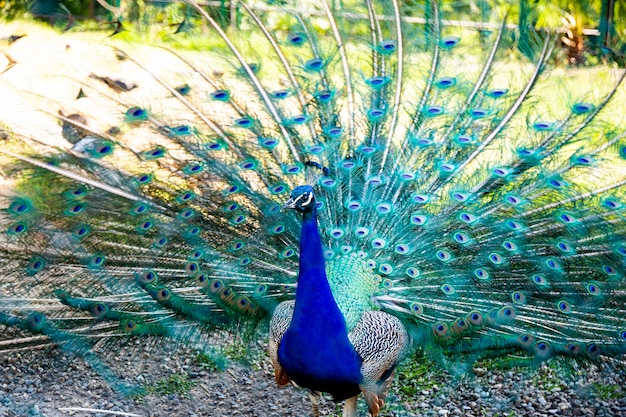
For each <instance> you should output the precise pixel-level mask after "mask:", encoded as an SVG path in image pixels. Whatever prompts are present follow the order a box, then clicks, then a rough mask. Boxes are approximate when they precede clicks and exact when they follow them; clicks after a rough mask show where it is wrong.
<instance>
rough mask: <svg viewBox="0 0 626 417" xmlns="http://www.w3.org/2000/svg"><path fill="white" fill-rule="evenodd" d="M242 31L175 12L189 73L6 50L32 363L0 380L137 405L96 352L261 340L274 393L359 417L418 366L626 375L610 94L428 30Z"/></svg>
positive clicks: (14, 276) (263, 26) (494, 48)
mask: <svg viewBox="0 0 626 417" xmlns="http://www.w3.org/2000/svg"><path fill="white" fill-rule="evenodd" d="M237 4H238V6H239V8H240V11H241V19H242V23H241V25H240V27H239V29H238V30H236V31H235V30H232V29H231V30H225V29H224V28H222V27H221V26H220V25H219V24H218V22H216V21H215V19H214V18H213V17H211V15H209V14H208V13H207V12H206V11H205V9H203V8H202V7H200V6H198V5H197V4H195V3H194V2H191V1H190V2H185V3H181V4H173V5H170V6H168V7H170V8H172V10H180V9H182V10H185V11H186V13H187V14H193V15H194V16H196V17H197V18H198V19H199V20H200V21H201V22H203V25H205V26H206V27H205V28H203V30H204V31H205V32H207V31H208V32H210V35H207V37H208V39H205V38H200V40H198V38H197V37H193V36H192V32H193V28H192V29H190V30H191V32H190V33H187V32H185V31H180V33H176V34H175V35H172V34H171V33H170V34H168V36H169V37H173V38H174V39H175V41H177V42H181V43H184V42H189V41H190V39H191V41H194V40H195V41H196V42H198V43H199V44H200V45H201V46H200V47H199V49H200V51H199V52H198V51H196V52H194V51H187V52H185V51H183V50H179V49H171V48H169V47H166V46H159V47H147V46H143V45H139V44H137V43H132V42H123V41H121V40H117V39H116V38H122V37H123V36H126V35H125V33H124V31H119V30H116V32H115V36H114V37H112V38H111V39H107V40H106V41H105V40H104V39H103V38H102V37H101V36H100V35H96V37H95V38H94V37H92V38H91V39H90V40H89V41H87V42H85V41H84V40H83V39H84V38H78V37H73V36H72V34H71V33H69V34H66V35H64V36H66V38H64V39H63V40H62V41H58V42H56V43H52V42H50V43H47V44H45V48H46V50H44V49H42V50H41V55H35V54H32V51H31V52H30V53H27V52H25V51H23V50H22V51H21V50H20V48H21V47H25V45H28V41H29V36H27V37H25V38H23V39H18V40H17V41H16V42H14V43H12V44H11V46H10V48H9V47H8V49H7V50H6V52H5V53H6V56H7V57H8V58H7V59H8V60H9V63H10V64H11V65H10V66H11V68H8V67H9V65H7V68H8V69H7V70H6V71H5V72H4V73H3V74H2V75H0V83H1V84H2V88H3V90H4V92H5V96H6V97H9V94H14V92H15V91H19V92H20V99H19V100H20V101H19V103H21V104H20V105H21V106H23V107H15V108H12V109H11V111H5V112H3V115H4V116H3V117H4V119H3V120H2V121H3V126H4V127H3V128H2V133H3V138H4V140H5V143H4V146H3V148H2V149H1V150H0V153H1V154H2V156H3V162H2V173H3V177H4V186H3V207H4V210H3V212H2V215H1V216H0V221H1V222H2V227H3V229H4V230H5V232H4V233H3V234H2V237H1V238H0V251H1V252H2V257H1V259H2V261H1V262H2V264H3V266H2V269H3V271H4V272H3V278H2V282H1V283H0V323H1V324H3V325H5V326H10V327H16V328H19V329H23V330H24V331H25V332H30V333H35V334H37V335H40V336H41V337H40V338H35V339H33V338H32V337H26V336H25V337H23V338H18V337H15V338H12V339H11V341H10V343H4V344H2V345H0V346H1V348H2V349H3V351H4V352H6V353H7V354H9V353H10V352H12V351H14V350H16V349H22V348H30V347H32V345H33V343H34V344H35V345H36V344H38V343H47V342H48V341H52V342H54V343H56V344H59V346H61V347H62V348H63V349H65V350H66V351H68V352H71V353H76V354H80V355H82V356H83V357H84V358H85V360H86V361H87V362H88V363H89V364H90V365H91V366H92V367H93V368H94V369H96V370H97V371H98V372H99V373H100V374H101V375H102V376H103V378H104V379H105V380H106V381H107V382H108V383H110V384H111V385H112V386H114V387H115V388H116V389H119V390H122V391H124V390H126V389H127V388H128V387H127V386H126V384H125V383H123V382H122V381H121V380H120V379H119V378H118V376H117V375H116V374H115V373H114V372H112V371H111V370H110V368H109V366H108V365H107V355H106V354H104V353H100V352H99V350H98V346H100V345H106V346H110V345H111V344H113V345H115V344H116V343H121V342H122V341H123V340H126V339H128V338H132V337H146V338H162V337H165V338H170V339H174V340H176V341H180V342H183V343H185V344H188V345H190V346H192V347H194V348H197V349H200V350H203V351H210V346H211V344H212V342H213V340H212V337H213V335H216V334H217V335H219V334H222V333H233V334H237V335H240V336H242V337H244V338H254V337H258V334H259V332H261V333H263V332H265V330H266V329H267V330H268V331H269V356H270V358H271V359H272V363H273V365H274V369H275V376H276V381H277V382H278V384H279V385H285V384H287V383H289V382H290V381H293V382H295V383H296V384H297V385H299V386H301V387H304V388H307V389H309V390H310V391H311V392H312V394H311V399H312V401H313V412H314V414H317V401H318V400H319V392H327V393H330V394H331V395H332V396H333V397H334V398H335V399H336V400H348V401H347V402H346V408H345V409H344V415H346V416H353V415H356V396H357V395H359V394H360V393H363V394H364V396H365V399H366V403H367V406H368V409H369V411H370V413H371V414H372V415H373V416H375V415H377V414H378V413H379V411H380V409H381V407H382V405H383V404H384V400H385V398H386V396H387V392H388V390H389V387H390V384H391V381H392V379H393V375H394V369H395V367H396V366H397V364H398V363H399V362H400V361H401V360H402V359H403V358H404V357H406V355H407V354H408V353H410V352H412V351H416V350H417V351H420V352H422V353H424V354H425V355H427V356H429V357H431V358H433V359H434V360H435V361H436V362H437V363H439V364H440V365H441V366H442V367H444V368H446V369H448V370H449V371H451V372H452V373H453V374H459V375H461V374H466V373H468V372H470V371H471V368H472V365H473V364H474V363H475V362H476V361H478V360H482V359H485V358H499V360H500V361H501V362H502V363H504V364H506V365H508V366H527V365H532V364H537V363H540V362H542V361H545V360H548V359H550V358H553V357H561V358H568V359H569V360H571V361H580V362H583V363H586V362H592V361H596V360H600V358H611V359H613V360H616V361H619V360H621V359H623V354H624V352H625V351H626V309H625V307H624V306H625V302H626V280H625V278H624V272H625V271H624V269H625V260H626V259H625V257H626V243H624V240H623V235H624V232H625V226H626V223H625V222H624V218H623V213H624V207H625V206H624V203H622V199H623V193H624V184H626V170H625V169H624V167H625V166H626V165H625V163H624V158H625V157H626V156H625V155H626V151H625V149H626V148H625V147H624V143H623V140H624V135H625V132H626V129H625V127H624V124H623V120H621V115H620V114H619V110H620V108H621V107H622V106H623V104H624V100H625V99H624V88H623V86H622V81H623V78H624V76H625V72H624V70H623V69H620V68H618V67H617V66H615V65H614V64H612V63H610V62H607V63H605V64H604V65H600V66H598V67H596V68H593V69H584V70H564V69H561V68H554V62H555V61H554V60H553V57H554V56H555V55H558V51H557V49H556V47H555V43H554V41H555V37H556V36H555V35H553V34H551V33H549V32H542V31H529V33H525V34H523V36H522V34H519V33H517V32H515V31H514V30H512V29H510V28H509V27H507V26H506V25H505V24H504V23H503V22H505V16H493V17H492V18H493V19H494V20H497V21H498V23H497V24H493V22H485V23H484V24H483V25H482V29H480V30H468V29H464V28H463V27H461V26H460V25H457V24H455V23H454V22H449V21H446V20H445V19H444V16H443V14H444V11H443V10H444V9H445V5H443V6H442V5H439V4H438V3H429V4H427V5H425V6H418V5H413V4H412V3H407V4H400V3H399V2H395V1H394V2H363V3H362V4H361V3H358V4H357V3H352V2H351V3H350V4H349V5H348V4H346V5H344V9H333V8H331V6H330V5H329V4H327V3H325V2H320V3H319V4H318V3H314V4H313V3H312V4H311V5H310V6H311V9H310V10H302V9H299V8H297V7H295V5H294V6H293V7H291V6H289V5H286V4H283V5H280V6H276V5H273V6H271V7H268V6H267V5H265V6H260V5H257V6H259V7H257V8H253V7H252V6H253V5H251V4H250V5H249V4H247V3H243V2H242V3H239V2H238V3H237ZM484 16H485V19H487V18H488V17H489V16H488V14H484ZM487 20H488V19H487ZM186 21H187V20H185V22H186ZM444 23H445V24H444ZM183 26H184V27H187V25H181V26H180V27H183ZM98 36H100V37H98ZM9 58H10V59H9ZM46 58H49V59H46ZM51 62H56V63H57V64H58V65H59V67H56V66H54V65H52V64H51ZM42 65H43V69H41V68H40V69H39V70H37V69H36V68H37V67H38V66H42ZM20 68H22V69H21V70H20ZM34 68H35V69H34ZM57 68H59V69H57ZM109 68H110V69H109ZM31 71H32V72H31ZM108 71H111V72H108ZM24 79H27V80H28V83H27V84H26V83H25V82H24ZM53 86H58V91H57V90H55V89H54V87H53ZM25 103H26V104H25ZM28 103H34V105H32V104H30V105H29V104H28ZM28 106H30V107H28ZM16 108H19V109H20V110H19V111H16V110H15V109H16ZM27 108H28V109H29V110H24V109H27ZM33 340H34V342H33Z"/></svg>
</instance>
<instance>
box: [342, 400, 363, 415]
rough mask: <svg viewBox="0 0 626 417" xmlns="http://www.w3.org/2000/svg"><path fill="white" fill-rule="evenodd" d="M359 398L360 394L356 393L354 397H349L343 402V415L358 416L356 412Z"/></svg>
mask: <svg viewBox="0 0 626 417" xmlns="http://www.w3.org/2000/svg"><path fill="white" fill-rule="evenodd" d="M357 398H359V396H358V395H355V396H354V397H352V398H348V399H347V400H346V402H345V403H344V404H343V414H342V417H357V413H356V400H357Z"/></svg>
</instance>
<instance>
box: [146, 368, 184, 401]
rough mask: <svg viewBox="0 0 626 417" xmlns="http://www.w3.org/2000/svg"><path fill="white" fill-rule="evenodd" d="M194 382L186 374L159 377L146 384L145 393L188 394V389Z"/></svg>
mask: <svg viewBox="0 0 626 417" xmlns="http://www.w3.org/2000/svg"><path fill="white" fill-rule="evenodd" d="M194 385H195V382H193V381H191V380H190V379H189V375H187V374H174V375H172V376H170V377H168V378H164V379H160V380H158V381H156V382H155V383H153V384H150V385H148V386H146V388H145V389H146V394H154V395H168V394H176V395H180V396H183V397H184V396H187V395H189V391H191V389H192V388H193V387H194Z"/></svg>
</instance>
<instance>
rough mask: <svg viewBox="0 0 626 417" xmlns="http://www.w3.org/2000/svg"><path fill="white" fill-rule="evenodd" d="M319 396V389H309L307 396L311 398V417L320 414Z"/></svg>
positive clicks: (317, 416) (316, 416)
mask: <svg viewBox="0 0 626 417" xmlns="http://www.w3.org/2000/svg"><path fill="white" fill-rule="evenodd" d="M320 396H321V394H320V393H319V391H310V392H309V398H310V399H311V408H312V409H313V417H319V416H320Z"/></svg>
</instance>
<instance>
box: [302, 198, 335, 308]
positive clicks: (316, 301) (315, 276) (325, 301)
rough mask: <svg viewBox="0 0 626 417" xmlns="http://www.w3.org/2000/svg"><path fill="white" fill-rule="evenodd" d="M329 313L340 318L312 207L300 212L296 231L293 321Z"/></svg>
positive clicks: (315, 213) (315, 214) (314, 211)
mask: <svg viewBox="0 0 626 417" xmlns="http://www.w3.org/2000/svg"><path fill="white" fill-rule="evenodd" d="M312 311H319V312H322V313H323V314H324V315H326V314H331V315H333V316H336V317H337V318H338V319H339V318H340V319H341V320H343V316H342V315H341V311H340V310H339V308H338V307H337V303H336V302H335V299H334V298H333V294H332V292H331V290H330V285H329V283H328V279H327V278H326V268H325V263H324V251H323V249H322V241H321V238H320V234H319V230H318V225H317V212H316V210H315V209H313V210H311V211H307V212H305V213H304V216H303V221H302V230H301V232H300V265H299V273H298V288H297V289H296V305H295V310H294V318H293V320H315V319H316V318H319V317H320V315H318V314H311V313H312Z"/></svg>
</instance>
